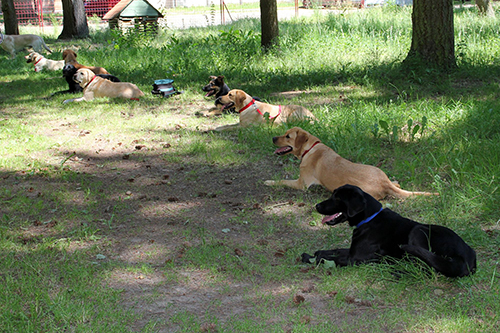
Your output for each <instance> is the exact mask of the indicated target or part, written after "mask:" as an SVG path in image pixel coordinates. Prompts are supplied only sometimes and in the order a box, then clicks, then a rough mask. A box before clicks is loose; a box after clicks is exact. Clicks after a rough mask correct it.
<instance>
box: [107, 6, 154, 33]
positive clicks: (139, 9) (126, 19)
mask: <svg viewBox="0 0 500 333" xmlns="http://www.w3.org/2000/svg"><path fill="white" fill-rule="evenodd" d="M160 17H163V15H162V14H161V13H160V12H159V11H158V9H156V8H155V7H153V6H152V5H151V4H150V3H149V2H148V1H147V0H121V1H120V2H118V3H117V4H116V5H115V6H114V7H113V8H111V9H110V11H109V12H107V13H106V15H104V16H103V18H102V19H103V20H107V21H108V24H109V27H110V28H111V29H113V28H125V29H126V28H132V27H134V28H136V29H140V30H153V31H156V30H157V29H158V18H160Z"/></svg>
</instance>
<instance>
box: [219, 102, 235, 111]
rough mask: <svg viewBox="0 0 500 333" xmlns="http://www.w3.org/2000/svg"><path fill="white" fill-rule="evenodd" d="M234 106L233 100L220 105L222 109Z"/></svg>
mask: <svg viewBox="0 0 500 333" xmlns="http://www.w3.org/2000/svg"><path fill="white" fill-rule="evenodd" d="M233 106H234V103H233V102H230V103H227V104H224V105H222V110H226V109H230V108H232V107H233Z"/></svg>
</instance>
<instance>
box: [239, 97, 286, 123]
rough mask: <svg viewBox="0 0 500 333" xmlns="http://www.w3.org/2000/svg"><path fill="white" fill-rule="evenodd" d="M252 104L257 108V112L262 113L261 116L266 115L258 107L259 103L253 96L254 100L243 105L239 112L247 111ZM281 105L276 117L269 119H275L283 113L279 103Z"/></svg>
mask: <svg viewBox="0 0 500 333" xmlns="http://www.w3.org/2000/svg"><path fill="white" fill-rule="evenodd" d="M252 105H254V106H255V109H256V110H257V112H258V113H259V114H260V115H261V116H264V114H263V113H262V112H261V111H260V110H259V108H258V107H257V105H256V104H255V99H253V98H252V100H251V101H250V103H248V104H247V105H245V106H244V107H242V108H241V109H240V111H239V113H242V112H243V111H245V110H246V109H248V108H249V107H251V106H252ZM278 106H279V111H278V114H277V115H275V116H274V117H269V119H274V118H276V117H278V116H279V115H280V114H281V105H278Z"/></svg>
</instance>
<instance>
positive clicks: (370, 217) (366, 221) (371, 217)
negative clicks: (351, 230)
mask: <svg viewBox="0 0 500 333" xmlns="http://www.w3.org/2000/svg"><path fill="white" fill-rule="evenodd" d="M382 209H384V207H382V208H380V210H379V211H378V212H376V213H375V214H373V215H372V216H369V217H367V218H366V219H364V220H363V221H361V222H359V223H358V224H357V225H356V228H359V227H361V226H362V225H363V224H365V223H368V222H370V221H371V220H373V219H374V218H375V216H377V215H378V214H379V213H380V212H381V211H382Z"/></svg>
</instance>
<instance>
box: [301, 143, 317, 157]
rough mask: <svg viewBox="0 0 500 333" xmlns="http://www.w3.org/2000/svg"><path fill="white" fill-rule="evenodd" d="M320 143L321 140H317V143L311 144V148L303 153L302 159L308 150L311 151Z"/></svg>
mask: <svg viewBox="0 0 500 333" xmlns="http://www.w3.org/2000/svg"><path fill="white" fill-rule="evenodd" d="M318 143H321V141H316V142H315V143H313V145H312V146H311V148H309V149H308V150H306V151H305V152H304V153H303V154H302V157H301V159H302V158H304V156H306V154H307V153H308V152H310V151H311V149H313V148H314V146H316V145H317V144H318Z"/></svg>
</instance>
